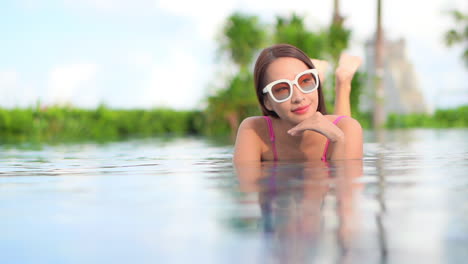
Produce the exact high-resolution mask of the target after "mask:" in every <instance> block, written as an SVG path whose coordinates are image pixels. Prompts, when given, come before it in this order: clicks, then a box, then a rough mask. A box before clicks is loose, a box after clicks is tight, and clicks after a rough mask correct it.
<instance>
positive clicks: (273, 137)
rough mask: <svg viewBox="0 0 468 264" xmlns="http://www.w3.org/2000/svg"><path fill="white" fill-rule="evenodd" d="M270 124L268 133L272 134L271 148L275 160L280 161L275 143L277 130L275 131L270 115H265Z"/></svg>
mask: <svg viewBox="0 0 468 264" xmlns="http://www.w3.org/2000/svg"><path fill="white" fill-rule="evenodd" d="M263 118H265V120H266V121H267V124H268V133H269V134H270V141H271V148H272V151H273V157H274V161H278V154H277V153H276V144H275V131H273V124H272V122H271V119H270V117H269V116H263Z"/></svg>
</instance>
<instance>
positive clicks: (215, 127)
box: [204, 71, 260, 135]
mask: <svg viewBox="0 0 468 264" xmlns="http://www.w3.org/2000/svg"><path fill="white" fill-rule="evenodd" d="M207 100H208V107H207V108H206V110H205V117H206V127H205V130H204V132H205V133H206V134H208V135H219V134H226V133H228V132H232V133H234V132H235V131H233V129H235V130H236V128H237V125H238V124H239V122H240V120H242V119H244V118H246V117H248V116H251V115H258V114H260V111H259V107H258V102H257V97H256V95H255V88H254V81H253V75H252V73H250V72H248V71H241V72H239V73H238V74H237V75H235V76H234V77H232V78H231V79H230V80H229V81H228V82H227V88H226V89H220V90H218V92H217V93H216V94H215V95H213V96H210V97H209V98H208V99H207Z"/></svg>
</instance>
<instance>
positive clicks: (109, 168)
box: [0, 129, 468, 263]
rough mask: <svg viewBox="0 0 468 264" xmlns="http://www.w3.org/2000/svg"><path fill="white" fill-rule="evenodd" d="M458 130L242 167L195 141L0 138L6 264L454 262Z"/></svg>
mask: <svg viewBox="0 0 468 264" xmlns="http://www.w3.org/2000/svg"><path fill="white" fill-rule="evenodd" d="M467 139H468V130H466V129H445V130H395V131H385V132H384V133H383V134H380V135H376V134H374V133H372V132H369V131H368V132H366V134H365V142H366V143H365V146H364V151H365V158H364V160H363V161H362V162H359V161H357V162H356V161H354V162H346V163H339V162H335V163H333V162H329V163H323V162H307V163H302V162H290V163H278V164H274V163H263V164H247V165H244V166H241V167H237V168H234V167H233V165H232V163H231V153H232V146H230V145H224V144H219V143H216V142H214V141H212V140H209V139H205V138H172V139H168V138H165V139H162V138H155V139H142V140H129V141H125V142H114V143H106V144H94V143H88V144H69V145H55V146H42V147H40V148H37V147H36V148H29V147H27V146H26V147H25V146H0V258H1V260H2V261H1V262H2V263H96V262H101V263H104V262H109V263H193V262H197V263H310V262H316V263H330V262H337V263H414V262H420V263H464V262H465V261H466V259H468V140H467Z"/></svg>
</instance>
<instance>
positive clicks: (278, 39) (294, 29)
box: [273, 14, 327, 58]
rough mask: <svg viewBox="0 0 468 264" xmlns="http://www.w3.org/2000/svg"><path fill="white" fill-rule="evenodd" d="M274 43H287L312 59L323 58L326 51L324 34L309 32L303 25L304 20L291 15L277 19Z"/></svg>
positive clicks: (325, 36)
mask: <svg viewBox="0 0 468 264" xmlns="http://www.w3.org/2000/svg"><path fill="white" fill-rule="evenodd" d="M273 35H274V36H273V40H274V42H275V43H287V44H291V45H293V46H296V47H298V48H299V49H301V50H302V51H304V52H305V53H306V54H307V55H309V56H310V57H312V58H323V57H324V56H325V51H326V39H327V35H326V32H322V31H320V30H319V31H316V32H314V31H311V30H308V29H307V28H306V27H305V25H304V18H303V17H300V16H298V15H296V14H292V15H291V17H290V18H285V17H277V18H276V26H275V32H274V33H273Z"/></svg>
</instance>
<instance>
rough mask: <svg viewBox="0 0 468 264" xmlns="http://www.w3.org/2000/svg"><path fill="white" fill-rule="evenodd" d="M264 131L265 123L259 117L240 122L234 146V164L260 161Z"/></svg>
mask: <svg viewBox="0 0 468 264" xmlns="http://www.w3.org/2000/svg"><path fill="white" fill-rule="evenodd" d="M266 129H268V128H267V125H266V121H265V119H264V118H263V117H261V116H253V117H248V118H246V119H244V120H243V121H242V123H241V124H240V126H239V129H238V131H237V137H236V144H235V146H234V156H233V159H234V162H241V161H260V160H261V155H262V151H263V148H264V146H263V145H264V143H263V142H264V139H263V136H262V135H263V134H265V131H266Z"/></svg>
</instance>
